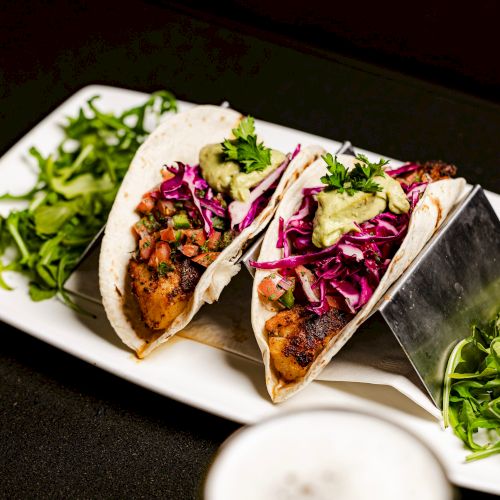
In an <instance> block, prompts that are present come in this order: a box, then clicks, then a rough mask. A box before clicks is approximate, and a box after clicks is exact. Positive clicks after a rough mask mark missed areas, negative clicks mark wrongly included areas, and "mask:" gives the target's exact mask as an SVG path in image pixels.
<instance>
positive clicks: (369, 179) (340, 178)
mask: <svg viewBox="0 0 500 500" xmlns="http://www.w3.org/2000/svg"><path fill="white" fill-rule="evenodd" d="M322 158H323V160H324V161H325V163H326V165H327V170H328V172H329V174H326V175H324V176H323V177H321V182H323V184H326V186H327V187H326V189H327V190H337V191H338V192H339V193H347V194H348V195H349V196H353V195H354V193H355V192H356V191H362V192H365V193H377V192H379V191H382V188H381V187H380V185H379V184H377V183H376V182H375V180H374V177H377V176H383V175H384V169H383V167H384V166H385V165H387V163H389V162H388V160H384V159H380V161H379V162H378V163H371V162H370V161H369V160H368V158H367V157H366V156H365V155H363V154H358V155H356V159H357V160H358V163H356V164H355V165H354V168H353V169H352V170H350V171H348V170H347V168H346V167H345V166H344V165H342V163H340V162H339V161H338V160H337V157H336V156H335V157H333V156H332V155H331V154H330V153H327V154H326V155H325V156H323V157H322Z"/></svg>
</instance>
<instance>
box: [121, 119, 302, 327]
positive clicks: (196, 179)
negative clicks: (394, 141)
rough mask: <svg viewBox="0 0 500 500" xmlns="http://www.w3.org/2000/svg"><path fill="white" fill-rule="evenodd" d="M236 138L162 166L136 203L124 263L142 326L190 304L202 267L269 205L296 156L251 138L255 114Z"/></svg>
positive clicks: (163, 323) (165, 322)
mask: <svg viewBox="0 0 500 500" xmlns="http://www.w3.org/2000/svg"><path fill="white" fill-rule="evenodd" d="M232 132H233V135H234V139H226V140H224V141H223V142H222V143H219V144H209V145H207V146H205V147H203V148H202V149H201V151H200V154H199V164H198V165H194V166H190V165H185V164H183V163H179V162H178V163H177V164H175V165H168V166H165V167H164V168H163V170H162V171H161V175H162V177H163V182H162V183H161V184H160V185H159V186H157V187H156V188H154V189H153V190H151V191H149V192H147V193H146V194H145V195H144V196H143V197H142V200H141V202H140V203H139V205H138V206H137V208H136V211H137V212H138V213H139V215H140V216H141V219H140V220H139V221H138V222H137V223H136V224H135V225H134V227H133V231H134V234H135V235H136V239H137V247H136V250H135V252H134V254H133V256H132V257H131V259H130V261H129V264H128V274H129V277H130V284H131V289H132V292H133V294H134V296H135V298H136V300H137V303H138V305H139V308H140V311H141V315H142V319H143V321H144V323H145V324H146V325H147V326H148V327H149V328H151V329H154V330H164V329H166V328H168V327H169V325H170V324H171V323H172V321H173V320H174V319H175V318H176V317H177V316H178V315H179V314H181V313H182V312H183V311H184V309H185V308H186V307H187V306H188V304H189V302H190V300H191V298H192V296H193V293H194V290H195V288H196V285H197V284H198V281H199V280H200V278H201V276H202V274H203V272H204V271H205V269H206V268H207V267H208V266H210V265H211V264H212V263H213V262H214V261H215V260H216V259H217V258H218V256H219V254H220V253H221V252H222V251H223V250H224V249H225V248H226V247H228V246H229V244H230V243H231V242H232V241H233V240H234V239H235V238H236V237H237V236H238V235H239V234H240V233H241V232H242V231H243V230H244V229H245V228H247V227H249V226H250V225H251V224H252V222H253V221H254V220H255V219H256V217H258V215H259V214H260V213H261V212H262V210H263V209H264V208H265V207H266V206H267V205H268V203H269V200H270V199H271V197H272V195H273V193H274V190H275V189H276V187H277V186H278V183H279V180H280V178H281V175H282V174H283V172H284V171H285V169H286V168H287V166H288V164H289V163H290V161H291V160H292V159H293V158H294V157H295V155H296V154H298V152H299V149H300V148H297V149H296V151H295V152H294V153H293V154H288V155H285V154H283V153H281V152H280V151H276V150H271V149H269V148H267V147H265V146H264V145H263V144H262V143H259V142H257V137H256V135H255V128H254V122H253V118H251V117H247V118H245V119H244V120H242V121H241V122H240V124H239V126H238V128H236V129H233V131H232Z"/></svg>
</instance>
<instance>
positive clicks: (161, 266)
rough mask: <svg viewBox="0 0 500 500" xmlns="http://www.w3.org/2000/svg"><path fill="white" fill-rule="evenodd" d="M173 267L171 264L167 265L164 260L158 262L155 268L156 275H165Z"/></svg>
mask: <svg viewBox="0 0 500 500" xmlns="http://www.w3.org/2000/svg"><path fill="white" fill-rule="evenodd" d="M173 270H174V268H173V267H172V266H169V265H168V264H167V263H166V262H160V263H159V264H158V267H157V268H156V272H157V273H158V276H161V277H163V276H165V275H167V274H168V273H170V272H172V271H173Z"/></svg>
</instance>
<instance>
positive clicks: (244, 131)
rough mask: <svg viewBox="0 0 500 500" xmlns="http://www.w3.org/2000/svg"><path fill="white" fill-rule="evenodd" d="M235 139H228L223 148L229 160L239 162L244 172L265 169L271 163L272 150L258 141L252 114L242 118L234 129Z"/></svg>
mask: <svg viewBox="0 0 500 500" xmlns="http://www.w3.org/2000/svg"><path fill="white" fill-rule="evenodd" d="M232 132H233V135H234V137H235V138H234V139H232V140H229V139H226V140H225V141H224V142H223V143H222V150H223V152H224V155H225V157H226V159H227V160H231V161H236V162H238V163H239V164H240V165H241V167H242V169H243V170H244V172H245V173H246V174H249V173H250V172H253V171H255V170H257V171H259V170H264V169H265V168H266V167H268V166H269V165H271V150H270V149H269V148H266V146H264V144H263V143H262V142H261V143H258V142H257V136H256V135H255V123H254V119H253V118H252V117H251V116H247V117H246V118H244V119H243V120H241V122H240V124H239V125H238V128H234V129H233V131H232Z"/></svg>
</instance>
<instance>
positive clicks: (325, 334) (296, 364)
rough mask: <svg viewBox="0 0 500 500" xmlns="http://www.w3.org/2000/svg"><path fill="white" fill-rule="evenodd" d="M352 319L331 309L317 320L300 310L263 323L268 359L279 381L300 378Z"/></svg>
mask: <svg viewBox="0 0 500 500" xmlns="http://www.w3.org/2000/svg"><path fill="white" fill-rule="evenodd" d="M351 318H352V315H351V314H349V313H346V312H344V311H340V310H338V309H330V310H329V311H328V312H327V313H326V314H323V315H322V316H318V315H317V314H315V313H313V312H311V311H309V310H307V309H306V308H305V307H303V306H298V305H296V306H294V307H292V308H291V309H288V310H285V311H281V312H279V313H278V314H276V316H274V317H272V318H270V319H269V320H268V321H267V322H266V331H267V333H268V338H269V348H270V351H271V359H272V362H273V364H274V368H275V370H276V371H277V372H278V374H279V375H280V378H282V379H283V380H285V381H286V382H292V381H295V380H297V379H299V378H300V377H303V376H304V375H305V374H306V373H307V370H308V368H309V366H310V365H311V363H312V362H313V361H314V360H315V359H316V358H317V356H318V355H319V353H320V352H321V351H322V350H323V349H324V348H325V347H326V345H327V344H328V342H329V341H330V340H331V339H332V338H333V337H335V336H336V335H338V334H339V333H340V331H341V330H342V329H343V328H344V326H345V325H346V324H347V323H348V322H349V321H350V319H351Z"/></svg>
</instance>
